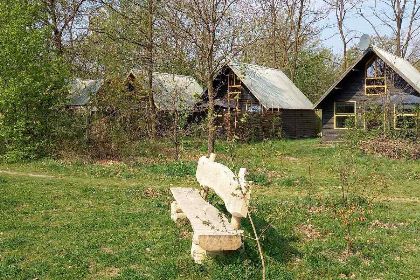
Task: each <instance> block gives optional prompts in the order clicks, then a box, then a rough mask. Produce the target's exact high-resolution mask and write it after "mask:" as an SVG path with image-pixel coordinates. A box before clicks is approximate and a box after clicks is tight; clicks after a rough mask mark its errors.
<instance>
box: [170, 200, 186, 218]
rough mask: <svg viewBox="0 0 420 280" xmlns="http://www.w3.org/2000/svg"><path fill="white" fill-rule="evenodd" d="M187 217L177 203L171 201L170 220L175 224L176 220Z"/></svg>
mask: <svg viewBox="0 0 420 280" xmlns="http://www.w3.org/2000/svg"><path fill="white" fill-rule="evenodd" d="M186 217H187V216H185V214H184V213H183V212H182V210H181V208H179V206H178V203H177V202H176V201H172V203H171V219H172V220H173V221H174V222H175V223H176V222H177V221H178V219H185V218H186Z"/></svg>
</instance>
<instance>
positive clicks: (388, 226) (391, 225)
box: [369, 220, 406, 229]
mask: <svg viewBox="0 0 420 280" xmlns="http://www.w3.org/2000/svg"><path fill="white" fill-rule="evenodd" d="M404 226H406V223H384V222H381V221H379V220H375V221H373V222H372V223H370V226H369V228H371V229H372V228H383V229H397V228H400V227H404Z"/></svg>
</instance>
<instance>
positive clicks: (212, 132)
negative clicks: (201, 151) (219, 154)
mask: <svg viewBox="0 0 420 280" xmlns="http://www.w3.org/2000/svg"><path fill="white" fill-rule="evenodd" d="M207 90H208V95H209V107H208V111H207V126H208V138H207V150H208V154H209V155H210V154H211V153H214V143H215V141H216V128H215V126H214V87H213V76H212V75H208V77H207Z"/></svg>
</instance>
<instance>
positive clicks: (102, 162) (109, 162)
mask: <svg viewBox="0 0 420 280" xmlns="http://www.w3.org/2000/svg"><path fill="white" fill-rule="evenodd" d="M121 163H122V162H121V161H119V160H112V159H109V160H108V159H103V160H99V161H98V164H100V165H106V166H107V165H119V164H121Z"/></svg>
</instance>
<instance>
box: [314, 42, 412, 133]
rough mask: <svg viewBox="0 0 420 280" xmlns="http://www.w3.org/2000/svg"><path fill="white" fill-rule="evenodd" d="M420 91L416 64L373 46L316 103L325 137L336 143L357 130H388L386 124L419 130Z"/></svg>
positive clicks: (398, 127)
mask: <svg viewBox="0 0 420 280" xmlns="http://www.w3.org/2000/svg"><path fill="white" fill-rule="evenodd" d="M419 92H420V72H419V71H418V70H417V69H416V68H415V67H414V66H413V65H411V64H410V63H409V62H408V61H407V60H405V59H403V58H401V57H398V56H396V55H393V54H391V53H389V52H387V51H385V50H383V49H381V48H378V47H376V46H371V47H369V48H368V49H367V50H366V51H365V52H364V53H363V55H361V56H360V57H359V58H358V59H357V60H356V62H355V63H354V64H353V65H352V66H350V67H349V68H348V69H347V70H346V71H345V72H344V74H343V75H342V76H341V77H340V78H339V79H338V80H337V81H336V82H335V83H334V84H333V85H332V86H331V87H330V88H329V89H328V90H327V92H326V93H325V94H324V95H323V96H322V97H321V98H320V100H319V101H318V102H317V103H316V105H315V107H314V108H315V109H318V110H321V112H322V138H323V139H324V140H326V141H330V140H337V139H339V138H340V137H341V136H342V135H343V133H344V132H345V131H346V130H348V129H350V128H356V127H357V128H362V129H377V128H381V127H383V128H384V129H385V126H386V125H387V123H388V125H387V126H389V127H391V128H392V129H396V130H398V129H401V128H403V127H404V128H408V129H412V130H418V128H419V113H418V110H415V108H418V106H419V104H420V94H419ZM375 114H376V115H377V116H376V118H372V117H371V116H372V115H375ZM381 119H383V120H384V121H381ZM378 120H379V121H378ZM386 120H388V121H386ZM389 124H390V125H389Z"/></svg>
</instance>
